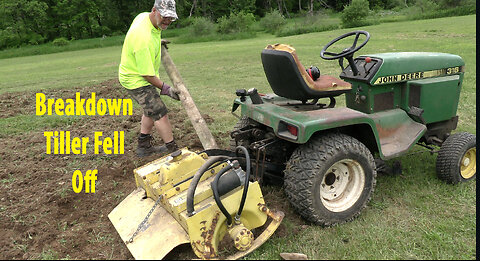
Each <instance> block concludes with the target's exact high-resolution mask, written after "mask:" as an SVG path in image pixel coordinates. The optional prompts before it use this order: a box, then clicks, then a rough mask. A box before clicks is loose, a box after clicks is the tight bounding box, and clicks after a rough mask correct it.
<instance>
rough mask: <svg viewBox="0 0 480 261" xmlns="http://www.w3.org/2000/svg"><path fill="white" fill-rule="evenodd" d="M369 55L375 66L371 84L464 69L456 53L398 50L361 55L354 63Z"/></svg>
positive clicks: (434, 75) (428, 76) (394, 81)
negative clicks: (396, 51)
mask: <svg viewBox="0 0 480 261" xmlns="http://www.w3.org/2000/svg"><path fill="white" fill-rule="evenodd" d="M366 57H370V58H371V59H372V61H373V62H374V63H377V64H378V63H379V65H377V66H372V67H374V68H372V69H377V71H376V73H374V74H370V75H373V77H372V78H370V84H371V85H382V84H390V83H396V82H404V81H408V80H416V79H423V78H431V77H438V76H444V75H453V74H460V73H462V72H464V70H465V62H464V61H463V59H462V58H461V57H460V56H458V55H453V54H447V53H432V52H400V53H380V54H371V55H362V56H360V57H358V58H357V59H358V60H357V59H356V61H355V63H356V64H358V63H363V64H365V58H366Z"/></svg>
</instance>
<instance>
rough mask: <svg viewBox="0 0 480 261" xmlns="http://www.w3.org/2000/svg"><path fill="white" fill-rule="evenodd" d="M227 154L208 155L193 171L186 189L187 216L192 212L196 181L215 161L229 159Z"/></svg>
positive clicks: (193, 210)
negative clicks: (195, 170) (194, 171)
mask: <svg viewBox="0 0 480 261" xmlns="http://www.w3.org/2000/svg"><path fill="white" fill-rule="evenodd" d="M229 158H230V157H228V156H213V157H210V158H209V159H208V160H207V161H206V162H205V163H204V164H203V165H202V166H201V167H200V168H199V169H198V170H197V172H196V173H195V175H194V176H193V179H192V182H190V186H189V187H188V191H187V216H188V217H190V216H192V215H193V214H194V212H195V209H194V206H193V205H194V197H195V190H196V189H197V185H198V182H199V181H200V179H201V178H202V175H203V173H204V172H205V171H207V169H208V168H209V167H210V166H211V165H212V164H214V163H215V162H218V161H221V160H226V159H229Z"/></svg>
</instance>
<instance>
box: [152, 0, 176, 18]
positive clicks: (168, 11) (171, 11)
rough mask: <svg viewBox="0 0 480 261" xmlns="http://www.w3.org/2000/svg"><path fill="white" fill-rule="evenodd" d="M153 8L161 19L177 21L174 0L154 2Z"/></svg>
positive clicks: (156, 0) (157, 0)
mask: <svg viewBox="0 0 480 261" xmlns="http://www.w3.org/2000/svg"><path fill="white" fill-rule="evenodd" d="M154 7H155V9H157V10H158V11H159V12H160V15H161V16H162V17H172V18H174V19H178V16H177V11H176V8H175V0H155V5H154Z"/></svg>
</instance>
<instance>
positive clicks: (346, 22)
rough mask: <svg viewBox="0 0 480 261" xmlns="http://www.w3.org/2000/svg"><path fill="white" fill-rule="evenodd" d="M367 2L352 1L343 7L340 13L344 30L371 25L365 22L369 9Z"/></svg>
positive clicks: (366, 0) (361, 0)
mask: <svg viewBox="0 0 480 261" xmlns="http://www.w3.org/2000/svg"><path fill="white" fill-rule="evenodd" d="M368 5H369V3H368V0H352V3H351V4H350V5H347V6H345V8H344V9H343V12H342V16H341V19H342V25H343V27H345V28H348V27H357V26H364V25H368V24H371V22H369V21H368V20H367V17H368V14H369V12H370V8H369V7H368Z"/></svg>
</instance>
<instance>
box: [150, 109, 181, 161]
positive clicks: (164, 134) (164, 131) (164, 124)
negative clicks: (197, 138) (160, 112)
mask: <svg viewBox="0 0 480 261" xmlns="http://www.w3.org/2000/svg"><path fill="white" fill-rule="evenodd" d="M154 124H155V129H156V130H157V131H158V134H160V137H161V138H162V140H163V141H164V142H165V147H166V148H167V150H168V151H169V152H173V151H175V150H177V149H178V147H177V144H176V143H175V141H174V139H173V133H172V124H171V123H170V120H169V119H168V116H167V115H165V116H163V117H162V118H160V119H159V120H157V121H155V123H154Z"/></svg>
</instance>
